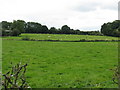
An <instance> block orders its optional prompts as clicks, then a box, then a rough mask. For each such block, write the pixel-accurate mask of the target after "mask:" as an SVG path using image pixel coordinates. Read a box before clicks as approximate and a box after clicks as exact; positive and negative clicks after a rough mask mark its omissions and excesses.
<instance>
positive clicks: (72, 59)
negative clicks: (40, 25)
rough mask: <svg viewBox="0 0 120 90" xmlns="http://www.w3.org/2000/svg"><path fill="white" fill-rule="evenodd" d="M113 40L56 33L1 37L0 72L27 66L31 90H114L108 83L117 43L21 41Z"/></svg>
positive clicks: (115, 63) (115, 61)
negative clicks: (67, 89)
mask: <svg viewBox="0 0 120 90" xmlns="http://www.w3.org/2000/svg"><path fill="white" fill-rule="evenodd" d="M25 36H28V37H30V38H32V39H38V40H80V39H88V40H94V39H97V40H105V39H107V40H117V38H115V37H107V36H88V35H57V34H22V35H21V36H20V37H3V40H2V45H3V47H2V49H3V50H2V70H3V71H2V72H3V73H6V72H7V71H9V70H10V68H11V67H12V65H11V64H10V63H11V62H12V64H13V65H14V64H17V63H18V62H22V63H23V64H24V63H28V67H27V72H26V78H27V82H28V83H29V85H30V86H31V87H32V88H116V87H118V86H117V85H116V84H114V83H113V81H112V75H113V74H114V72H113V71H111V70H110V69H113V68H115V66H116V65H117V64H118V42H47V41H22V40H21V39H22V37H25Z"/></svg>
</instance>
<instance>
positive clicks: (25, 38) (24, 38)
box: [22, 36, 30, 41]
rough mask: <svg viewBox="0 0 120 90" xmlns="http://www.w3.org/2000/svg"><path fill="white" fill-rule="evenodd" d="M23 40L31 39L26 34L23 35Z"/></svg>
mask: <svg viewBox="0 0 120 90" xmlns="http://www.w3.org/2000/svg"><path fill="white" fill-rule="evenodd" d="M22 40H26V41H29V40H30V37H28V36H25V37H23V38H22Z"/></svg>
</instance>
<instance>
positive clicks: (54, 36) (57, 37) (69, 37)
mask: <svg viewBox="0 0 120 90" xmlns="http://www.w3.org/2000/svg"><path fill="white" fill-rule="evenodd" d="M23 37H28V38H30V39H35V40H61V41H62V40H67V41H75V40H81V39H85V40H118V38H117V37H109V36H94V35H67V34H21V35H20V36H19V37H3V39H13V40H14V39H15V40H21V39H22V38H23Z"/></svg>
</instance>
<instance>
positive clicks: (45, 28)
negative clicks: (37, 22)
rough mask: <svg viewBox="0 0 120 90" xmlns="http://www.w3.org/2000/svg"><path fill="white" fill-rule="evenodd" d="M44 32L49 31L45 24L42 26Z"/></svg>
mask: <svg viewBox="0 0 120 90" xmlns="http://www.w3.org/2000/svg"><path fill="white" fill-rule="evenodd" d="M41 30H42V32H41V33H48V32H49V31H48V27H47V26H46V25H43V26H42V28H41Z"/></svg>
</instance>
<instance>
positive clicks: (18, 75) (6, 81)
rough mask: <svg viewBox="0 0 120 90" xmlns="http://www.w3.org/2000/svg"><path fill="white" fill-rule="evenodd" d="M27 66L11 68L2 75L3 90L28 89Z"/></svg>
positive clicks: (19, 65)
mask: <svg viewBox="0 0 120 90" xmlns="http://www.w3.org/2000/svg"><path fill="white" fill-rule="evenodd" d="M26 67H27V64H25V65H21V63H19V64H17V65H15V66H13V67H12V68H11V70H10V71H8V72H7V73H6V74H3V77H4V78H3V81H2V86H3V88H5V90H6V89H7V88H29V86H28V84H27V82H26V79H25V72H26Z"/></svg>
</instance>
